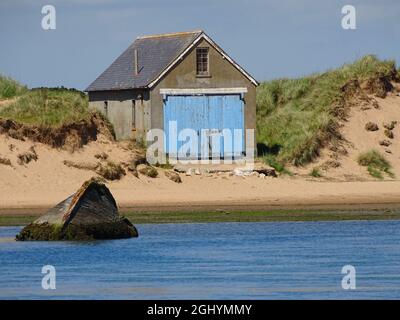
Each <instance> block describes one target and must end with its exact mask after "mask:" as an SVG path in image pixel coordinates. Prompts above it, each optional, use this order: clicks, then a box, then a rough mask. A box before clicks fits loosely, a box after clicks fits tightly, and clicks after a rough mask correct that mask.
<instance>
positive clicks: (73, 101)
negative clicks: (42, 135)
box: [0, 88, 90, 127]
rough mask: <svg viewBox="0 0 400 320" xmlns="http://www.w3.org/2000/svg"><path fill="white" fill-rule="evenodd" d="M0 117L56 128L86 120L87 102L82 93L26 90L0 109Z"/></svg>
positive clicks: (87, 114) (42, 89)
mask: <svg viewBox="0 0 400 320" xmlns="http://www.w3.org/2000/svg"><path fill="white" fill-rule="evenodd" d="M0 117H1V118H5V119H12V120H14V121H17V122H19V123H23V124H32V125H37V126H46V127H59V126H62V125H65V124H69V123H73V122H76V121H80V120H84V119H88V118H89V117H90V112H89V109H88V100H87V97H86V95H85V94H84V93H83V92H80V91H77V90H74V89H65V88H38V89H32V90H26V91H24V92H21V94H19V95H17V96H16V99H15V100H13V101H12V102H10V103H9V104H8V105H7V106H5V107H4V108H2V109H0Z"/></svg>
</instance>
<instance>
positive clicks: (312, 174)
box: [310, 167, 322, 178]
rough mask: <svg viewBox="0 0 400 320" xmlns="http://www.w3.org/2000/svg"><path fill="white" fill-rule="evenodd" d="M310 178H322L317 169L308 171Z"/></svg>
mask: <svg viewBox="0 0 400 320" xmlns="http://www.w3.org/2000/svg"><path fill="white" fill-rule="evenodd" d="M310 176H312V177H314V178H320V177H322V174H321V172H320V170H319V168H318V167H314V168H312V170H311V171H310Z"/></svg>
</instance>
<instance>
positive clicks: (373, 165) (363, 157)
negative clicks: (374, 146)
mask: <svg viewBox="0 0 400 320" xmlns="http://www.w3.org/2000/svg"><path fill="white" fill-rule="evenodd" d="M357 161H358V164H359V165H361V166H364V167H367V170H368V172H369V174H370V175H371V176H373V177H375V178H378V179H383V176H382V173H386V174H387V175H388V176H389V177H392V178H393V177H394V174H393V173H392V172H391V169H392V166H391V164H390V163H389V161H387V160H386V159H385V157H384V156H383V155H381V154H380V153H379V152H378V151H376V150H370V151H367V152H364V153H361V154H360V155H359V156H358V159H357Z"/></svg>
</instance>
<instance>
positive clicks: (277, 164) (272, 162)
mask: <svg viewBox="0 0 400 320" xmlns="http://www.w3.org/2000/svg"><path fill="white" fill-rule="evenodd" d="M263 161H264V163H266V164H267V165H269V166H270V167H272V168H274V169H275V171H276V172H278V173H280V174H287V175H289V176H291V175H293V173H292V172H291V171H290V170H288V169H286V167H285V165H284V164H283V162H281V161H278V160H277V157H276V156H272V155H266V156H264V157H263Z"/></svg>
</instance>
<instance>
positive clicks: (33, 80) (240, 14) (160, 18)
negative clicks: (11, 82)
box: [0, 0, 400, 89]
mask: <svg viewBox="0 0 400 320" xmlns="http://www.w3.org/2000/svg"><path fill="white" fill-rule="evenodd" d="M47 4H50V5H54V6H55V8H56V13H57V28H56V30H49V31H44V30H43V29H42V28H41V20H42V17H43V15H42V13H41V8H42V6H43V5H47ZM346 4H351V5H353V6H354V7H355V8H356V10H357V29H356V30H344V29H342V27H341V18H342V14H341V8H342V6H344V5H346ZM196 29H203V30H205V31H206V32H207V33H208V34H209V35H210V36H211V37H212V38H213V39H214V40H215V41H216V42H217V43H218V44H219V45H220V46H221V47H222V48H224V50H225V51H226V52H227V53H228V54H229V55H231V56H232V58H234V59H235V60H236V61H237V62H238V63H239V64H240V65H242V66H243V67H244V68H245V69H246V70H247V71H248V72H250V73H251V74H252V75H253V76H254V77H255V78H256V79H257V80H259V81H262V80H268V79H274V78H281V77H298V76H302V75H306V74H310V73H313V72H318V71H324V70H326V69H329V68H333V67H337V66H340V65H342V64H343V63H345V62H350V61H353V60H355V59H357V58H359V57H361V56H363V55H365V54H369V53H372V54H376V55H378V56H379V57H380V58H385V59H395V60H396V61H400V1H398V0H381V1H378V0H375V1H373V0H346V1H340V0H329V1H328V0H326V1H321V0H279V1H268V0H247V1H245V0H202V1H199V0H196V1H192V0H113V1H106V0H80V1H79V0H45V1H42V0H2V1H1V2H0V41H1V47H0V73H2V74H6V75H8V76H11V77H13V78H15V79H17V80H19V81H21V82H23V83H25V84H27V85H28V86H30V87H35V86H61V85H64V86H66V87H75V88H78V89H84V88H85V87H86V86H87V85H88V84H89V83H90V82H91V81H92V80H94V79H95V78H96V77H97V76H98V75H99V74H100V73H101V72H102V71H103V70H104V69H105V68H106V67H107V66H108V65H109V64H110V63H111V62H112V61H113V60H114V59H115V58H116V57H117V56H118V55H119V54H120V53H122V51H123V50H124V49H125V48H127V47H128V46H129V45H130V44H131V42H132V41H133V40H134V39H135V38H136V37H137V36H140V35H145V34H153V33H164V32H177V31H186V30H196Z"/></svg>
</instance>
